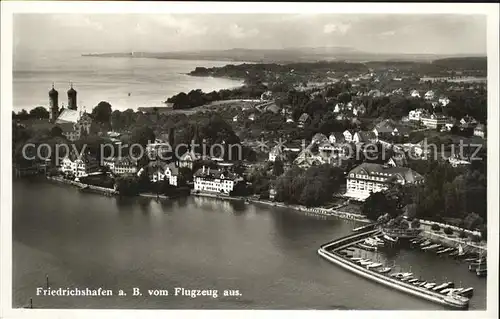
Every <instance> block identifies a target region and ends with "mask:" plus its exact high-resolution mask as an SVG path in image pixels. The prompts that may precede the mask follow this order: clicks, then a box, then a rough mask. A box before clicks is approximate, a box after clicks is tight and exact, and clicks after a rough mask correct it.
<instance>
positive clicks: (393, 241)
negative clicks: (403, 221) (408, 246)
mask: <svg viewBox="0 0 500 319" xmlns="http://www.w3.org/2000/svg"><path fill="white" fill-rule="evenodd" d="M383 238H384V239H385V240H387V241H388V242H391V243H395V242H397V241H398V239H397V238H392V237H390V236H387V235H384V237H383Z"/></svg>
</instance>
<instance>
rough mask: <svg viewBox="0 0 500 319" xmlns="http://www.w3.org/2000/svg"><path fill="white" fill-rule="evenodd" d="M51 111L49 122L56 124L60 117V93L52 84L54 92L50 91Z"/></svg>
mask: <svg viewBox="0 0 500 319" xmlns="http://www.w3.org/2000/svg"><path fill="white" fill-rule="evenodd" d="M49 109H50V111H49V121H50V123H55V122H56V120H57V117H58V116H59V92H57V91H56V89H54V83H52V90H50V91H49Z"/></svg>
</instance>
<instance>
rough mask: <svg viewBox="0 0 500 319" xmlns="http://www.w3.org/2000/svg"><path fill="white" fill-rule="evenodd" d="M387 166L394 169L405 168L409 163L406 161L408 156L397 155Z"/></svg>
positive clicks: (392, 157)
mask: <svg viewBox="0 0 500 319" xmlns="http://www.w3.org/2000/svg"><path fill="white" fill-rule="evenodd" d="M386 165H389V166H392V167H405V166H407V165H408V161H407V159H406V156H405V155H404V154H397V155H394V156H391V158H389V160H388V161H387V162H386Z"/></svg>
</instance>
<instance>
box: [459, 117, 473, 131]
mask: <svg viewBox="0 0 500 319" xmlns="http://www.w3.org/2000/svg"><path fill="white" fill-rule="evenodd" d="M476 125H477V121H476V119H474V118H473V117H472V116H469V115H466V116H464V117H463V118H462V119H461V120H460V126H461V127H463V128H469V127H474V126H476Z"/></svg>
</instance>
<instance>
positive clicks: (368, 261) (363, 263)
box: [359, 260, 373, 266]
mask: <svg viewBox="0 0 500 319" xmlns="http://www.w3.org/2000/svg"><path fill="white" fill-rule="evenodd" d="M359 263H360V265H361V266H367V265H369V264H371V263H373V261H371V260H366V261H360V262H359Z"/></svg>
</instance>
